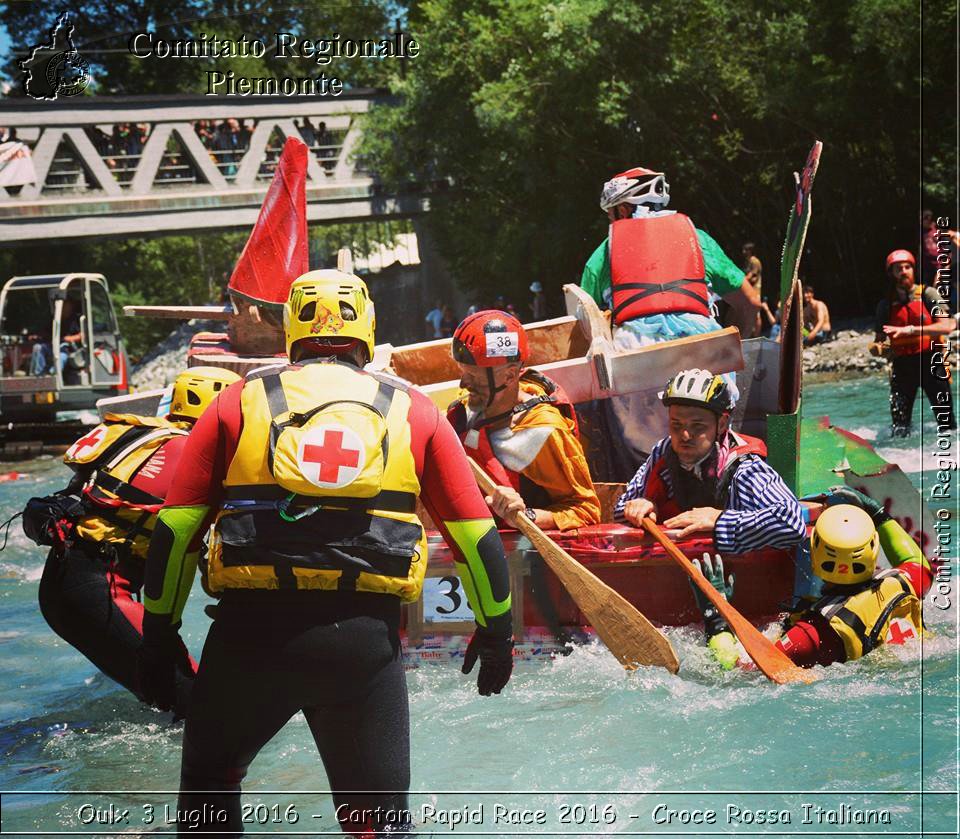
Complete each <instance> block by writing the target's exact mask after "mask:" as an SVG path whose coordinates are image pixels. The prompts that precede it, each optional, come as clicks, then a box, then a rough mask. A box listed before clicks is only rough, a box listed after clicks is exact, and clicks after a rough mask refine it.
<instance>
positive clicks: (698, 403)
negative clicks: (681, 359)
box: [660, 367, 736, 414]
mask: <svg viewBox="0 0 960 839" xmlns="http://www.w3.org/2000/svg"><path fill="white" fill-rule="evenodd" d="M660 401H661V402H663V404H664V405H666V406H667V407H670V406H671V405H693V406H694V407H697V408H706V409H707V410H709V411H713V412H714V413H715V414H727V413H729V412H730V411H732V410H733V409H734V407H735V406H736V403H735V402H734V401H733V396H732V395H731V394H730V388H729V387H727V383H726V382H725V381H724V380H723V376H715V375H714V374H713V373H711V372H710V371H709V370H701V369H699V368H696V367H695V368H693V369H690V370H681V371H680V372H679V373H677V375H676V376H674V377H673V378H672V379H670V381H669V382H667V386H666V388H665V389H664V391H663V393H662V394H660Z"/></svg>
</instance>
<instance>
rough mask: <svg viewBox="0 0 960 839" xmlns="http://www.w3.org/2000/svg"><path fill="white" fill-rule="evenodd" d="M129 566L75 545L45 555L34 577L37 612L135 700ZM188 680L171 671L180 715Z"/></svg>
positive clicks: (137, 610) (135, 610)
mask: <svg viewBox="0 0 960 839" xmlns="http://www.w3.org/2000/svg"><path fill="white" fill-rule="evenodd" d="M137 576H138V575H137V572H136V569H135V568H129V567H126V566H125V565H122V566H120V567H117V568H113V569H111V567H110V566H109V565H108V563H107V561H106V560H105V559H101V558H100V557H97V556H91V555H89V554H87V553H85V552H83V551H81V550H76V549H74V550H70V551H67V552H66V553H61V551H59V550H58V549H56V548H54V549H52V550H51V551H50V553H49V554H48V555H47V561H46V564H45V565H44V568H43V576H42V577H41V578H40V590H39V601H40V612H41V613H42V614H43V617H44V619H45V620H46V622H47V624H49V626H50V628H51V629H52V630H53V631H54V632H56V633H57V635H59V636H60V637H61V638H63V640H64V641H66V642H67V643H68V644H70V645H71V646H72V647H74V649H76V650H77V651H78V652H80V653H82V654H83V655H84V656H86V657H87V659H88V660H89V661H91V662H92V663H93V664H94V665H96V667H97V668H98V669H99V670H100V671H101V672H103V673H105V674H106V675H107V676H109V677H110V678H111V679H113V680H114V681H115V682H118V683H119V684H121V685H123V686H124V687H125V688H126V689H127V690H129V691H130V692H131V693H132V694H134V695H135V696H136V697H137V698H138V699H140V698H142V697H141V696H140V694H139V692H138V689H137V676H136V654H137V650H138V649H139V647H140V643H141V641H142V639H143V636H142V630H141V627H142V621H143V607H142V606H141V605H140V603H138V602H137V601H135V600H134V599H133V595H134V594H135V593H136V592H137V591H139V589H140V581H139V579H137ZM192 685H193V680H192V679H190V678H186V677H184V676H182V674H180V673H178V674H177V704H176V707H175V708H174V711H175V713H176V714H177V716H181V717H182V716H185V715H186V710H187V705H188V703H189V699H190V689H191V687H192Z"/></svg>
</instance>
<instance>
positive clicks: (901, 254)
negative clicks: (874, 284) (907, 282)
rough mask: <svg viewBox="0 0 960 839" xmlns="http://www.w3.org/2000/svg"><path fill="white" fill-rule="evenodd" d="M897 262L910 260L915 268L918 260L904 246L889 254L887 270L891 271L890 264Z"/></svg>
mask: <svg viewBox="0 0 960 839" xmlns="http://www.w3.org/2000/svg"><path fill="white" fill-rule="evenodd" d="M897 262H909V263H910V264H911V265H912V266H913V267H914V268H916V267H917V260H915V259H914V258H913V254H912V253H910V251H907V250H904V249H903V248H900V249H899V250H895V251H890V253H888V254H887V270H888V271H889V270H890V266H892V265H894V264H895V263H897Z"/></svg>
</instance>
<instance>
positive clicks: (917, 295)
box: [870, 249, 957, 437]
mask: <svg viewBox="0 0 960 839" xmlns="http://www.w3.org/2000/svg"><path fill="white" fill-rule="evenodd" d="M916 265H917V263H916V260H915V259H914V256H913V254H912V253H910V251H907V250H902V249H901V250H895V251H891V252H890V253H889V254H888V255H887V276H888V278H889V290H888V293H887V296H886V297H885V298H884V299H883V300H881V301H880V305H879V306H878V307H877V318H876V342H875V343H874V344H871V346H870V351H871V352H872V353H873V354H874V355H877V354H881V353H884V354H886V353H889V355H890V358H891V364H890V415H891V418H892V420H893V434H894V436H895V437H906V436H907V435H909V434H910V430H911V420H912V416H913V403H914V400H915V399H916V397H917V389H918V388H920V387H922V388H923V390H924V392H925V393H926V394H927V399H929V400H930V406H931V408H932V409H933V414H934V417H935V418H936V421H937V426H938V427H939V428H941V429H943V430H951V431H952V430H954V429H956V427H957V421H956V418H955V416H954V413H953V397H952V395H951V389H950V372H949V370H948V368H947V365H946V356H947V348H946V345H945V344H943V343H942V342H941V341H940V340H939V339H940V337H941V336H944V335H948V334H949V333H950V332H951V331H952V330H953V329H955V328H956V321H954V320H953V318H951V317H950V309H949V306H948V305H947V302H946V301H945V300H944V299H943V297H941V296H940V293H939V292H938V291H937V289H936V288H935V287H934V286H923V285H920V284H918V283H917V282H916V277H915V275H916Z"/></svg>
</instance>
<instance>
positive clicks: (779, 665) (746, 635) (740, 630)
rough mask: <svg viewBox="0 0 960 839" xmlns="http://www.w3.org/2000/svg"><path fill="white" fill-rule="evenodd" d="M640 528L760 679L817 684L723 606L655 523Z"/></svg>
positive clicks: (717, 594) (720, 597) (646, 521)
mask: <svg viewBox="0 0 960 839" xmlns="http://www.w3.org/2000/svg"><path fill="white" fill-rule="evenodd" d="M643 526H644V527H645V528H646V530H647V533H649V534H650V535H651V536H652V537H653V538H654V539H656V540H657V541H658V542H659V543H660V544H661V545H663V549H664V550H665V551H666V552H667V554H668V555H669V557H670V558H671V559H672V560H674V561H675V562H676V563H677V564H678V565H679V566H680V567H681V568H683V570H684V571H686V572H687V576H688V577H690V579H691V580H693V582H694V583H695V584H696V586H697V588H699V589H700V591H702V592H703V593H704V594H705V595H706V596H707V599H708V600H709V601H710V602H711V603H712V604H713V605H714V606H715V607H716V608H717V611H718V612H719V613H720V614H721V616H722V617H723V618H724V620H726V622H727V623H728V624H730V628H731V629H732V630H733V631H734V633H735V634H736V636H737V638H739V639H740V643H741V644H743V648H744V649H745V650H746V651H747V654H748V655H749V656H750V658H752V659H753V660H754V662H756V665H757V667H758V668H760V671H761V672H762V673H763V675H764V676H766V677H767V678H768V679H770V680H771V681H773V682H776V683H777V684H778V685H783V684H787V683H788V682H805V683H808V684H809V683H810V682H815V681H816V680H817V676H815V675H814V674H813V673H811V672H810V671H809V670H804V669H803V668H802V667H797V665H796V664H794V663H793V662H792V661H791V660H790V659H789V658H787V655H786V653H784V652H783V651H782V650H780V649H778V648H777V647H776V646H774V644H773V643H772V642H771V641H770V640H769V639H768V638H767V637H766V636H764V635H763V634H762V633H761V632H760V630H759V629H757V628H756V627H755V626H754V625H753V624H752V623H750V621H748V620H747V619H746V618H745V617H744V616H743V615H741V614H740V613H739V612H738V611H737V610H736V609H734V608H733V606H731V605H730V603H728V602H727V599H726V598H725V597H724V596H723V595H722V594H720V592H719V591H717V590H716V589H715V588H714V587H713V585H711V583H710V581H709V580H708V579H707V578H706V577H704V576H703V573H702V572H700V571H698V570H697V567H696V566H695V565H694V564H693V563H692V562H691V561H690V560H689V559H687V557H686V556H684V554H683V551H681V550H680V548H678V547H677V546H676V545H675V544H674V543H673V542H672V541H671V540H670V538H669V537H668V536H667V535H666V534H665V533H664V532H663V531H662V530H661V529H660V528H659V526H658V525H657V524H656V522H654V521H653V520H652V519H649V518H645V519H644V520H643Z"/></svg>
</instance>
